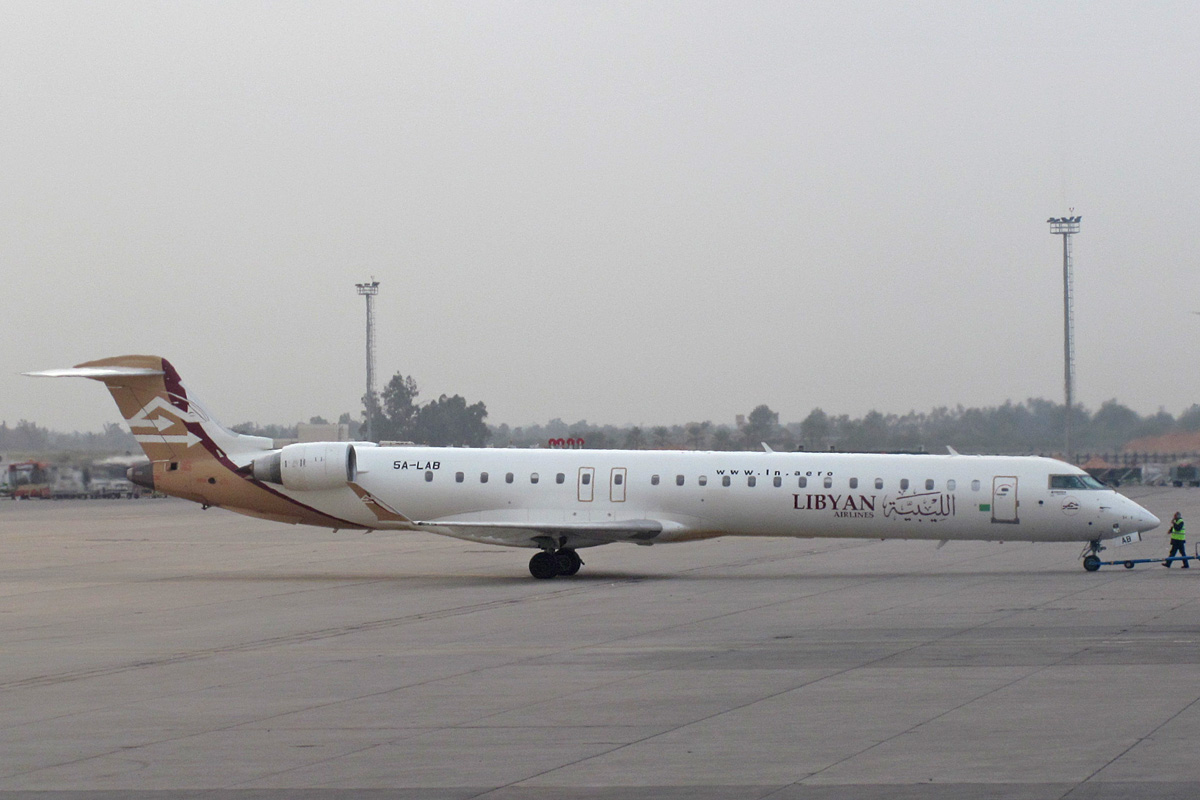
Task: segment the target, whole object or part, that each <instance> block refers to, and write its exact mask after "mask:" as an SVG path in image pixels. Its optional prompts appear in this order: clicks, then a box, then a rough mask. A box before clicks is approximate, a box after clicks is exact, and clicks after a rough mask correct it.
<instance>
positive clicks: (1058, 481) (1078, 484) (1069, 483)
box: [1050, 475, 1108, 490]
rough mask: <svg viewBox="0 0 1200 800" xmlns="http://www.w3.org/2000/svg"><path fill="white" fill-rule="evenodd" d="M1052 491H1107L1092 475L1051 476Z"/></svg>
mask: <svg viewBox="0 0 1200 800" xmlns="http://www.w3.org/2000/svg"><path fill="white" fill-rule="evenodd" d="M1050 488H1051V489H1084V490H1087V489H1107V488H1108V487H1107V486H1105V485H1104V484H1103V483H1101V482H1100V481H1098V480H1096V479H1095V478H1093V477H1092V476H1091V475H1051V476H1050Z"/></svg>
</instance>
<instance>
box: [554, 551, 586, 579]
mask: <svg viewBox="0 0 1200 800" xmlns="http://www.w3.org/2000/svg"><path fill="white" fill-rule="evenodd" d="M554 555H555V557H556V558H557V559H558V574H559V575H574V574H575V573H577V572H579V568H580V567H582V566H583V559H582V558H580V557H579V554H578V553H576V552H575V551H574V550H570V549H563V550H559V551H558V552H557V553H555V554H554Z"/></svg>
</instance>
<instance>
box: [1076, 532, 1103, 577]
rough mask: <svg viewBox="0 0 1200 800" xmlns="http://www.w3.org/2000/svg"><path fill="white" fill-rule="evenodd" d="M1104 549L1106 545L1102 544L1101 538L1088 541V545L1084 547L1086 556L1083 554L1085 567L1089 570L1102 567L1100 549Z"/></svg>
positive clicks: (1092, 570) (1093, 570)
mask: <svg viewBox="0 0 1200 800" xmlns="http://www.w3.org/2000/svg"><path fill="white" fill-rule="evenodd" d="M1104 549H1105V547H1104V545H1102V544H1100V540H1099V539H1092V540H1091V541H1090V542H1088V543H1087V546H1086V547H1084V548H1083V552H1084V553H1087V555H1086V556H1083V568H1084V569H1086V570H1087V571H1088V572H1095V571H1096V570H1098V569H1100V551H1101V550H1104ZM1080 555H1083V553H1080Z"/></svg>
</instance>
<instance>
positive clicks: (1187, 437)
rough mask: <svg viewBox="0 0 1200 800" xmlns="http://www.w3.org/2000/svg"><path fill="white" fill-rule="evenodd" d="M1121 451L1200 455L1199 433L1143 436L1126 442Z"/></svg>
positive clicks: (1188, 432)
mask: <svg viewBox="0 0 1200 800" xmlns="http://www.w3.org/2000/svg"><path fill="white" fill-rule="evenodd" d="M1121 450H1122V451H1123V452H1126V453H1163V454H1167V453H1200V431H1180V432H1178V433H1168V434H1165V435H1163V436H1143V437H1142V438H1141V439H1134V440H1133V441H1132V442H1127V443H1126V444H1125V446H1124V447H1122V448H1121Z"/></svg>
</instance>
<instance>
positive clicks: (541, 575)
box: [529, 551, 559, 580]
mask: <svg viewBox="0 0 1200 800" xmlns="http://www.w3.org/2000/svg"><path fill="white" fill-rule="evenodd" d="M558 572H559V570H558V557H557V556H556V555H555V554H554V553H547V552H544V551H543V552H541V553H538V554H536V555H535V556H534V557H533V558H531V559H529V574H530V575H532V576H533V577H535V578H538V579H539V580H549V579H550V578H553V577H554V576H556V575H558Z"/></svg>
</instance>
